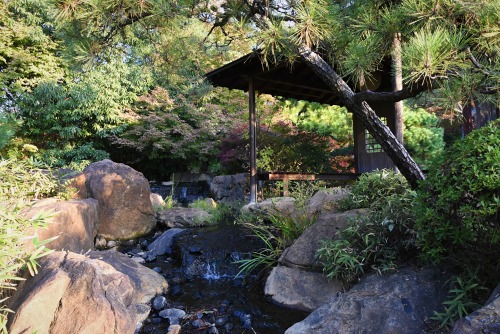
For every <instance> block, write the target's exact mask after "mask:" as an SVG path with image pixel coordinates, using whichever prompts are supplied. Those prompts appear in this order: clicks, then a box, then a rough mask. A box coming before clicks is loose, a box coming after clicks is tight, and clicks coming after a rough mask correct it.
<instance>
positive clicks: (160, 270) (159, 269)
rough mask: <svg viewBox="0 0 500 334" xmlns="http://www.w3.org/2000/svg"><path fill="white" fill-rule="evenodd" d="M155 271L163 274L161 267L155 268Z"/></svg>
mask: <svg viewBox="0 0 500 334" xmlns="http://www.w3.org/2000/svg"><path fill="white" fill-rule="evenodd" d="M153 271H155V272H157V273H158V274H161V272H162V271H163V269H161V268H160V267H154V268H153Z"/></svg>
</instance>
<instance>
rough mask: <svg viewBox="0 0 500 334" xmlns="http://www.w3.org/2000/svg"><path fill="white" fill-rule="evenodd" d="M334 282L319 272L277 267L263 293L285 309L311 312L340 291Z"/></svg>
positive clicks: (339, 287) (337, 284) (340, 288)
mask: <svg viewBox="0 0 500 334" xmlns="http://www.w3.org/2000/svg"><path fill="white" fill-rule="evenodd" d="M342 289H343V286H342V284H341V283H340V282H338V281H336V280H329V279H327V278H326V276H325V275H323V274H322V273H320V272H311V271H305V270H301V269H299V268H289V267H285V266H282V265H278V266H277V267H275V268H273V270H272V271H271V274H270V275H269V277H268V279H267V281H266V286H265V288H264V293H265V294H266V295H270V296H271V297H272V299H273V301H274V302H275V303H277V304H280V305H283V306H285V307H288V308H291V309H295V310H301V311H312V310H315V309H317V308H318V307H320V306H321V305H323V304H324V303H325V302H327V301H329V300H330V299H331V298H333V297H335V295H336V294H337V293H338V292H339V291H342Z"/></svg>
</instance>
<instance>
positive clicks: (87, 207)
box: [25, 198, 99, 253]
mask: <svg viewBox="0 0 500 334" xmlns="http://www.w3.org/2000/svg"><path fill="white" fill-rule="evenodd" d="M42 213H44V214H52V215H53V217H52V218H51V222H50V223H49V224H48V226H47V228H38V229H37V230H36V233H37V234H38V238H39V239H40V240H46V239H49V238H52V237H55V236H57V239H55V240H54V241H51V242H50V243H48V244H47V247H49V248H51V249H54V250H68V251H72V252H75V253H80V252H86V251H88V250H93V249H94V239H95V237H96V235H97V228H98V226H99V217H98V203H97V201H96V200H95V199H90V198H89V199H82V200H72V201H61V200H57V199H55V198H48V199H44V200H41V201H38V202H37V203H35V204H34V205H33V206H31V207H30V208H29V209H27V210H26V212H25V215H26V217H27V218H33V217H35V216H36V215H38V214H42Z"/></svg>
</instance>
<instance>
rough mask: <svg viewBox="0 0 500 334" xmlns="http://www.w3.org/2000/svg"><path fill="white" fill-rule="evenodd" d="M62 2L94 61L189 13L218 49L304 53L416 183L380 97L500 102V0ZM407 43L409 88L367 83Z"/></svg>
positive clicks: (458, 103) (270, 56) (455, 104)
mask: <svg viewBox="0 0 500 334" xmlns="http://www.w3.org/2000/svg"><path fill="white" fill-rule="evenodd" d="M58 4H59V17H60V18H63V19H64V20H66V21H67V22H71V23H72V27H74V28H75V27H76V30H74V31H76V32H77V33H78V34H79V36H81V37H84V39H85V40H86V41H87V42H85V43H87V44H86V45H87V46H88V48H86V50H87V55H88V56H91V57H92V58H93V59H95V58H98V57H99V52H101V51H102V46H113V47H115V48H122V49H124V48H125V49H126V48H127V47H128V44H123V42H124V41H125V40H126V38H129V37H130V36H131V35H134V36H135V37H134V38H135V40H138V39H141V37H142V38H143V39H144V38H145V37H148V36H150V34H151V32H152V31H157V30H161V29H168V27H171V26H172V24H173V22H175V21H176V20H177V19H178V18H183V19H182V20H185V21H184V22H185V24H186V26H189V25H190V24H191V23H190V22H192V21H189V20H188V19H185V18H198V19H201V20H202V21H205V22H207V23H210V24H211V25H212V29H210V31H209V32H210V34H209V35H208V36H207V37H206V38H205V39H204V41H203V42H204V45H205V46H206V47H209V46H210V47H212V48H213V51H214V52H215V51H216V50H222V51H227V45H230V44H231V43H237V42H240V43H241V41H243V40H252V41H253V43H254V44H253V45H254V48H256V49H259V50H261V54H262V55H263V61H264V63H268V62H270V61H275V60H276V59H295V58H296V57H298V56H301V57H302V58H303V59H304V61H306V62H307V63H309V65H310V66H311V67H312V68H313V69H314V70H315V71H316V72H317V73H318V75H320V76H321V77H322V78H323V79H324V80H325V82H327V83H328V84H329V85H330V88H331V89H332V90H333V91H335V92H336V93H337V94H338V95H339V96H340V97H341V99H342V101H343V103H344V104H345V105H346V106H347V108H348V110H349V111H350V112H353V113H354V114H356V115H358V116H359V117H360V118H361V119H362V121H363V124H364V125H365V127H367V129H368V130H369V131H370V133H371V134H372V135H373V136H374V138H375V139H376V140H377V141H379V143H380V144H381V145H382V147H383V149H384V150H385V151H386V153H388V155H389V156H390V157H391V158H392V159H393V161H394V162H395V164H396V165H397V166H398V167H399V169H400V171H401V172H402V173H403V174H404V175H405V176H406V177H407V178H408V179H409V181H410V183H411V184H412V185H414V186H415V185H416V181H417V180H418V179H421V178H423V174H422V173H421V171H420V169H419V168H418V166H417V165H416V164H415V162H414V161H413V159H411V157H410V156H409V154H408V153H407V152H406V151H405V149H404V148H403V147H402V145H401V144H400V143H399V142H398V141H397V140H396V138H395V137H394V136H392V135H391V133H390V131H389V130H388V129H387V128H386V127H385V126H384V125H383V124H382V122H380V120H379V119H378V117H377V116H376V115H375V114H374V113H373V111H372V110H371V108H370V106H369V103H370V101H377V100H385V101H399V100H402V99H406V98H409V97H413V96H416V95H417V94H419V93H421V92H424V91H426V92H431V91H432V92H433V94H436V96H435V98H436V99H438V98H441V99H442V101H446V103H445V105H446V106H448V107H449V108H450V109H456V108H458V109H460V108H461V107H463V106H464V105H466V104H468V103H470V101H477V100H482V101H488V100H489V101H493V102H494V103H498V96H499V82H500V80H499V72H500V69H499V65H498V61H497V60H498V54H499V44H500V43H499V41H500V31H499V29H498V22H499V21H500V20H499V15H500V14H499V13H500V8H499V7H500V4H499V2H498V1H495V0H479V1H465V0H464V1H453V0H418V1H417V0H401V1H394V0H388V1H378V0H377V1H375V0H359V1H341V0H338V1H324V0H307V1H276V2H273V1H258V0H256V1H253V2H247V1H227V2H224V3H222V4H221V5H217V4H215V3H214V4H213V5H212V4H211V3H208V4H209V5H203V4H199V3H196V2H189V1H186V2H182V1H181V2H172V3H170V2H168V1H141V2H136V1H112V0H108V1H86V2H79V1H74V0H67V1H61V2H59V3H58ZM134 38H133V39H130V41H133V40H134ZM396 40H397V41H398V42H397V43H396V42H395V41H396ZM203 42H202V43H203ZM130 45H133V44H130ZM159 45H161V43H159V44H157V46H159ZM97 46H99V47H97ZM399 46H400V47H401V48H402V69H403V74H402V75H403V81H404V88H403V89H401V90H398V91H395V92H387V93H375V92H371V91H369V90H366V89H365V87H366V85H367V83H369V82H370V81H371V80H373V74H374V73H375V71H376V70H377V69H379V68H380V67H381V64H382V61H383V60H384V59H386V58H387V57H390V56H391V55H392V54H393V53H394V52H395V48H396V47H399ZM159 49H161V48H159ZM157 54H161V52H160V53H157ZM163 60H164V61H168V57H166V58H164V59H163ZM204 65H205V66H206V65H208V64H207V63H205V64H204ZM347 80H348V82H350V83H351V87H349V86H348V85H347V84H346V81H347Z"/></svg>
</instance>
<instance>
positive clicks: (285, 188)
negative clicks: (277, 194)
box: [283, 175, 290, 197]
mask: <svg viewBox="0 0 500 334" xmlns="http://www.w3.org/2000/svg"><path fill="white" fill-rule="evenodd" d="M289 183H290V179H289V177H288V175H283V196H285V197H288V195H290V192H289V191H288V184H289Z"/></svg>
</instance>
